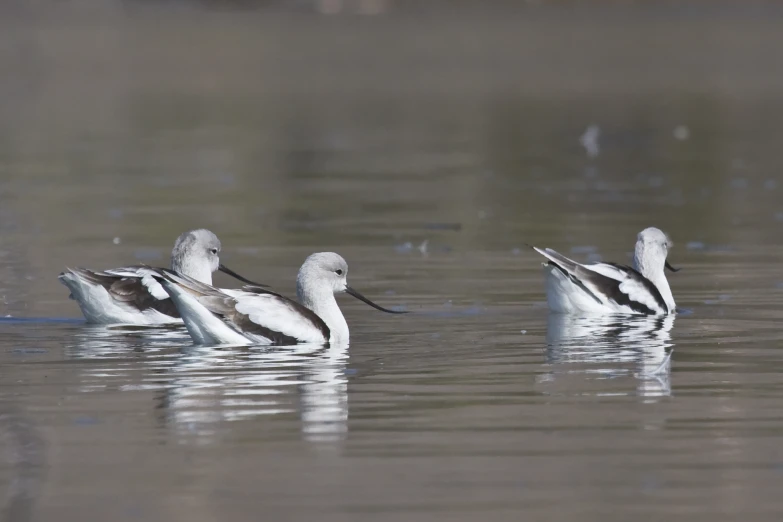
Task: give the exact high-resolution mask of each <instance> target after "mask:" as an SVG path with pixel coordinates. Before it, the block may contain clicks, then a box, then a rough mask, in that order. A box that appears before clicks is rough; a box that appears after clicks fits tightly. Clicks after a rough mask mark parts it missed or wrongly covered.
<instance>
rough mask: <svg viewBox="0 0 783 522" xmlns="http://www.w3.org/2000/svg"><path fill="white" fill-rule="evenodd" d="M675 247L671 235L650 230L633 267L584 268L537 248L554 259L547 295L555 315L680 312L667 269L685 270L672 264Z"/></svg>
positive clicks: (638, 241) (642, 238) (546, 266)
mask: <svg viewBox="0 0 783 522" xmlns="http://www.w3.org/2000/svg"><path fill="white" fill-rule="evenodd" d="M671 247H672V242H671V240H670V239H669V238H668V237H667V236H666V234H664V233H663V232H662V231H661V230H659V229H657V228H655V227H649V228H646V229H644V230H642V231H641V232H639V235H638V236H637V238H636V247H635V249H634V255H633V267H630V266H626V265H620V264H617V263H591V264H584V265H583V264H581V263H577V262H576V261H573V260H571V259H569V258H567V257H565V256H564V255H562V254H559V253H557V252H555V251H554V250H552V249H551V248H545V249H540V248H536V247H532V248H533V249H534V250H535V251H536V252H538V253H539V254H541V255H542V256H544V257H545V258H547V260H548V262H547V263H545V264H544V269H545V271H546V273H547V277H546V295H547V303H548V304H549V308H550V310H552V311H553V312H558V313H588V314H590V313H598V314H646V315H668V314H674V313H675V304H674V296H672V291H671V289H670V288H669V282H668V281H667V280H666V274H665V273H664V268H668V269H669V270H671V271H672V272H677V271H678V270H679V269H678V268H673V267H672V266H671V265H670V264H669V262H668V261H667V260H666V256H667V255H668V253H669V249H670V248H671Z"/></svg>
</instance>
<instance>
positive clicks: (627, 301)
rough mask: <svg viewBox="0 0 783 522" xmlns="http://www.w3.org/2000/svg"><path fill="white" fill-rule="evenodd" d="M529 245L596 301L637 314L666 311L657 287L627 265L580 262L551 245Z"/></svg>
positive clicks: (662, 312) (652, 313)
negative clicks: (586, 263)
mask: <svg viewBox="0 0 783 522" xmlns="http://www.w3.org/2000/svg"><path fill="white" fill-rule="evenodd" d="M533 249H534V250H535V251H536V252H538V253H539V254H541V255H542V256H544V257H546V258H547V259H548V260H549V264H551V265H552V266H554V267H556V268H557V269H559V270H560V271H561V272H562V273H563V274H564V275H566V276H567V277H568V278H569V279H570V280H571V281H572V282H573V283H574V284H575V285H576V286H578V287H579V288H581V289H582V290H583V291H584V292H585V293H587V294H588V295H589V296H590V297H591V298H593V299H595V301H596V302H597V303H599V304H606V303H610V304H613V305H616V306H617V307H626V308H628V309H630V310H631V311H633V312H636V313H640V314H648V315H658V314H666V313H669V309H668V308H667V306H666V302H665V301H664V299H663V296H661V292H660V291H659V290H658V288H656V287H655V285H654V284H653V283H652V282H651V281H650V280H649V279H647V278H646V277H644V276H643V275H642V274H640V273H639V272H637V271H636V270H634V269H633V268H631V267H629V266H625V265H619V264H615V263H596V264H591V265H583V264H580V263H577V262H576V261H574V260H572V259H569V258H567V257H565V256H564V255H562V254H559V253H558V252H556V251H554V250H552V249H551V248H545V249H540V248H536V247H533Z"/></svg>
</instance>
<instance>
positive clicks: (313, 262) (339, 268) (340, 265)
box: [296, 252, 404, 314]
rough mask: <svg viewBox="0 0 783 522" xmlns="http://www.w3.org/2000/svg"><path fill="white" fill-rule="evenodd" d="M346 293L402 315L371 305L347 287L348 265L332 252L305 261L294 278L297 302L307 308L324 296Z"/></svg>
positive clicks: (310, 257) (313, 256)
mask: <svg viewBox="0 0 783 522" xmlns="http://www.w3.org/2000/svg"><path fill="white" fill-rule="evenodd" d="M343 292H345V293H347V294H350V295H352V296H354V297H355V298H357V299H359V300H360V301H363V302H365V303H367V304H368V305H370V306H372V307H373V308H376V309H378V310H381V311H382V312H388V313H392V314H396V313H404V312H397V311H393V310H387V309H386V308H382V307H380V306H378V305H377V304H375V303H373V302H372V301H370V300H369V299H367V298H366V297H364V296H363V295H362V294H360V293H359V292H358V291H356V290H354V289H353V288H351V287H350V286H348V263H346V261H345V259H343V258H342V256H340V255H339V254H335V253H334V252H319V253H316V254H311V255H310V256H309V257H308V258H307V259H305V262H304V264H302V268H300V269H299V274H298V275H297V276H296V294H297V296H298V297H299V301H300V302H301V303H302V304H304V305H305V306H308V304H312V303H315V302H317V301H319V300H322V299H324V298H325V297H326V296H325V295H324V294H326V293H328V294H340V293H343Z"/></svg>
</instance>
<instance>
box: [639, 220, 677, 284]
mask: <svg viewBox="0 0 783 522" xmlns="http://www.w3.org/2000/svg"><path fill="white" fill-rule="evenodd" d="M673 246H674V243H672V240H671V239H669V236H667V235H666V234H664V233H663V231H661V230H660V229H657V228H655V227H649V228H645V229H644V230H642V231H641V232H639V235H638V236H636V248H635V249H634V256H633V261H634V266H635V267H636V269H637V270H639V272H641V273H642V275H644V276H645V277H648V278H649V277H650V275H651V272H658V271H660V272H661V273H663V269H664V267H666V268H668V269H669V270H671V271H672V272H677V271H678V270H679V269H678V268H674V267H672V266H671V265H670V264H669V262H668V261H667V260H666V257H667V256H668V255H669V249H670V248H672V247H673Z"/></svg>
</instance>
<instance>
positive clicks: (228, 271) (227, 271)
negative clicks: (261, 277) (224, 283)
mask: <svg viewBox="0 0 783 522" xmlns="http://www.w3.org/2000/svg"><path fill="white" fill-rule="evenodd" d="M218 270H220V271H221V272H223V273H224V274H228V275H230V276H231V277H233V278H234V279H238V280H240V281H242V282H243V283H246V284H248V285H253V286H260V287H261V288H269V285H262V284H261V283H256V282H255V281H251V280H250V279H245V278H244V277H242V276H241V275H239V274H237V273H236V272H234V271H233V270H231V269H230V268H228V267H227V266H226V265H224V264H223V263H220V264H219V265H218Z"/></svg>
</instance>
